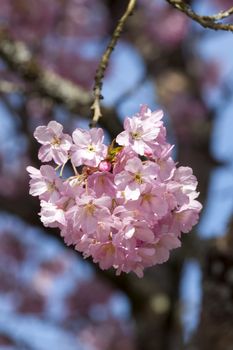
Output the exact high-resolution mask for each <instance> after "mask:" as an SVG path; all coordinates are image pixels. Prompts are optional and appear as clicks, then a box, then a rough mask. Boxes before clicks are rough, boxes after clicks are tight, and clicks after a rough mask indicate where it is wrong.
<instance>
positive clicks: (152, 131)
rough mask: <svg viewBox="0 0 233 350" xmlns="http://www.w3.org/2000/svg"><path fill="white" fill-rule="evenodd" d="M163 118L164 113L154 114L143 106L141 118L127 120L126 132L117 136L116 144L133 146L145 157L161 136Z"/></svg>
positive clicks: (125, 123) (157, 112)
mask: <svg viewBox="0 0 233 350" xmlns="http://www.w3.org/2000/svg"><path fill="white" fill-rule="evenodd" d="M162 116H163V113H162V111H156V112H154V113H152V112H151V110H150V109H148V108H147V107H146V106H142V108H141V113H140V114H139V116H135V117H132V118H126V119H125V122H124V128H125V131H123V132H121V133H120V134H119V135H118V136H117V138H116V142H117V143H118V144H119V145H121V146H131V147H132V149H133V150H134V151H135V152H136V153H138V154H140V155H141V156H143V155H144V154H145V152H148V151H150V150H151V148H150V143H151V142H153V141H155V140H156V138H157V136H158V135H159V132H160V128H161V126H162V122H161V121H160V119H161V118H162Z"/></svg>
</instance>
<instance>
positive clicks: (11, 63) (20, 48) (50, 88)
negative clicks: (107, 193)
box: [0, 30, 122, 138]
mask: <svg viewBox="0 0 233 350" xmlns="http://www.w3.org/2000/svg"><path fill="white" fill-rule="evenodd" d="M0 58H2V60H3V61H4V62H5V63H6V65H7V66H8V67H9V68H10V69H11V71H13V72H15V73H16V74H17V75H18V76H20V77H21V78H22V79H23V81H24V82H25V83H27V84H28V86H29V89H22V88H20V87H19V90H18V91H17V92H19V93H23V94H29V95H30V94H35V93H36V94H37V95H39V96H40V97H44V98H48V99H50V100H52V101H53V102H54V103H56V104H62V105H63V106H64V107H66V108H67V110H69V111H70V112H71V113H75V114H77V113H78V114H81V115H82V116H84V117H85V116H86V117H88V116H89V113H90V111H89V108H90V107H89V106H90V104H91V101H92V96H91V94H90V93H89V92H87V91H86V90H84V89H83V88H82V87H80V86H78V85H77V84H74V83H72V82H71V81H69V80H67V79H65V78H62V77H61V76H59V75H58V74H56V73H53V72H51V71H50V70H47V69H45V68H43V67H41V65H40V64H39V63H38V62H37V60H36V59H35V58H34V57H33V55H32V54H31V52H30V50H29V49H28V48H27V46H26V45H25V44H24V43H23V42H19V41H14V40H12V39H11V38H10V37H9V35H8V33H7V32H6V31H5V30H0ZM10 87H11V88H12V86H10ZM8 88H9V86H7V89H8ZM14 88H16V85H15V86H14ZM4 89H5V90H6V86H5V87H4ZM8 90H9V89H8ZM2 92H3V91H2ZM4 92H12V91H4ZM104 114H105V116H106V117H105V118H102V120H101V124H102V126H103V127H104V128H105V129H106V130H107V131H108V132H109V133H110V135H111V136H112V137H113V138H114V137H116V135H117V134H118V133H119V132H121V131H122V124H121V122H120V121H119V119H118V117H117V115H116V112H115V110H114V109H111V108H105V109H104ZM107 116H111V118H107Z"/></svg>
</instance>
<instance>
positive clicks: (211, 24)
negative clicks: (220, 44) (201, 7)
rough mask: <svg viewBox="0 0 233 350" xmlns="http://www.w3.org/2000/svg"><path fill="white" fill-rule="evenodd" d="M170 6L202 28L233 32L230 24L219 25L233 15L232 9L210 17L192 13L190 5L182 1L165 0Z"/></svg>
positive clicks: (232, 26)
mask: <svg viewBox="0 0 233 350" xmlns="http://www.w3.org/2000/svg"><path fill="white" fill-rule="evenodd" d="M166 1H167V2H168V3H169V4H170V5H172V6H173V7H175V8H176V9H177V10H179V11H181V12H183V13H185V14H186V15H187V16H188V17H190V18H192V19H193V20H194V21H196V22H198V23H199V24H200V25H201V26H202V27H205V28H210V29H214V30H225V31H232V32H233V24H230V23H219V22H218V21H221V20H223V19H225V18H227V17H229V16H230V15H232V14H233V7H231V8H229V9H228V10H226V11H221V12H219V13H217V14H215V15H212V16H201V15H199V14H197V13H196V12H194V11H193V9H192V8H191V6H190V5H188V4H186V3H185V2H183V0H166Z"/></svg>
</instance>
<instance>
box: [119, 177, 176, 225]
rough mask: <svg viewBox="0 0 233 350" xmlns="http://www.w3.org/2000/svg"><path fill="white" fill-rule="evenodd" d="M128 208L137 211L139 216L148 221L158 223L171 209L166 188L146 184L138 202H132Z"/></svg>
mask: <svg viewBox="0 0 233 350" xmlns="http://www.w3.org/2000/svg"><path fill="white" fill-rule="evenodd" d="M126 207H127V208H130V209H131V210H132V209H134V210H137V211H138V216H139V217H140V216H142V217H144V218H146V219H147V220H148V221H152V223H153V222H157V221H158V220H159V219H161V218H162V217H164V216H165V215H166V214H167V212H168V209H169V206H168V203H167V199H166V196H165V186H162V184H160V183H157V184H156V185H151V184H146V186H145V187H144V189H143V190H142V192H141V194H140V197H139V198H138V200H135V201H130V202H129V204H128V205H127V204H126Z"/></svg>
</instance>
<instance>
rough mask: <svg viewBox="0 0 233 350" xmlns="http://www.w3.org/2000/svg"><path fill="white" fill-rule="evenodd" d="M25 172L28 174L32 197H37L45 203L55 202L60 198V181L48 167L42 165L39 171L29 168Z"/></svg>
mask: <svg viewBox="0 0 233 350" xmlns="http://www.w3.org/2000/svg"><path fill="white" fill-rule="evenodd" d="M27 171H28V172H29V174H30V177H31V180H30V191H29V193H30V194H31V195H32V196H39V197H40V199H44V200H46V201H49V200H50V201H52V202H54V201H56V200H57V199H59V198H60V197H61V194H60V191H61V190H62V188H63V183H62V180H61V179H59V177H58V176H57V174H56V171H55V169H54V168H53V167H51V166H50V165H42V166H41V167H40V170H38V169H36V168H34V167H32V166H29V167H27Z"/></svg>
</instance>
